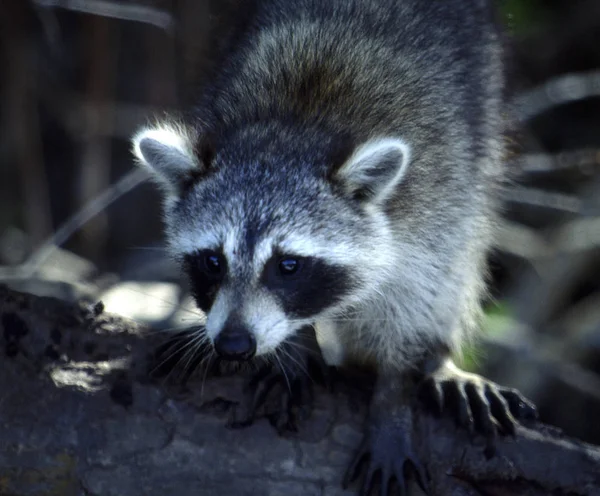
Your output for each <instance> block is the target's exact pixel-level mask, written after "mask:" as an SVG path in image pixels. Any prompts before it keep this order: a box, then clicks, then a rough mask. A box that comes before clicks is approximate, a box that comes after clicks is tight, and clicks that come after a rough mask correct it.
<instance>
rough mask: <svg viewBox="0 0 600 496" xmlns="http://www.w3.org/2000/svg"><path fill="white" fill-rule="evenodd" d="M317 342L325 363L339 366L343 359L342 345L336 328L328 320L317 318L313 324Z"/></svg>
mask: <svg viewBox="0 0 600 496" xmlns="http://www.w3.org/2000/svg"><path fill="white" fill-rule="evenodd" d="M314 328H315V334H316V336H317V342H318V343H319V347H320V348H321V353H322V354H323V359H324V360H325V363H326V364H327V365H333V366H340V365H342V363H343V361H344V345H343V343H342V341H341V340H340V337H339V335H338V332H339V331H338V328H337V326H336V325H335V323H334V322H332V321H330V320H319V321H317V322H316V323H315V325H314Z"/></svg>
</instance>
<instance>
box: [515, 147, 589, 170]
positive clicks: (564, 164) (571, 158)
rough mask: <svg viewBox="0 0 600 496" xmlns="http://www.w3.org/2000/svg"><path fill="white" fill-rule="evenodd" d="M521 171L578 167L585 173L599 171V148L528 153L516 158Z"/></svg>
mask: <svg viewBox="0 0 600 496" xmlns="http://www.w3.org/2000/svg"><path fill="white" fill-rule="evenodd" d="M516 165H517V166H518V167H519V169H520V170H521V171H522V172H525V173H536V172H555V171H559V170H565V169H579V170H580V172H581V173H583V174H585V175H592V174H594V173H598V172H600V149H597V148H588V149H581V150H576V151H566V152H561V153H558V154H556V155H552V154H550V153H528V154H524V155H522V156H520V157H519V158H518V159H517V160H516Z"/></svg>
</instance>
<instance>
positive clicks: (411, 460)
mask: <svg viewBox="0 0 600 496" xmlns="http://www.w3.org/2000/svg"><path fill="white" fill-rule="evenodd" d="M414 392H415V380H414V378H413V377H411V376H410V375H409V374H405V375H403V376H402V375H401V376H397V375H396V376H390V375H380V376H379V377H378V379H377V385H376V387H375V392H374V394H373V398H372V399H371V404H370V407H369V418H368V421H367V429H366V432H365V435H364V437H363V441H362V443H361V446H360V448H359V450H358V452H357V454H356V456H355V457H354V459H353V461H352V463H351V464H350V466H349V467H348V470H347V471H346V474H345V476H344V482H343V485H344V488H347V487H348V485H349V484H350V483H351V482H353V481H354V480H355V479H357V478H358V476H359V475H360V472H361V467H362V466H363V465H364V464H365V463H366V473H365V477H364V479H363V483H362V487H361V490H360V495H361V496H366V495H368V494H370V493H371V490H372V489H373V487H374V483H375V481H376V479H379V481H380V488H381V489H380V491H381V495H382V496H387V495H388V492H389V488H390V484H391V482H392V480H393V479H396V483H397V484H398V486H399V487H400V491H401V494H406V480H405V473H406V472H405V466H407V465H408V466H410V467H411V468H412V470H413V473H414V475H415V477H416V480H417V483H418V484H419V485H420V486H421V488H422V489H423V491H425V492H427V476H426V473H425V469H424V467H423V465H422V464H421V462H420V461H419V459H418V457H417V454H416V453H415V451H414V449H413V440H412V436H413V417H412V415H413V410H412V408H411V407H412V406H413V397H414Z"/></svg>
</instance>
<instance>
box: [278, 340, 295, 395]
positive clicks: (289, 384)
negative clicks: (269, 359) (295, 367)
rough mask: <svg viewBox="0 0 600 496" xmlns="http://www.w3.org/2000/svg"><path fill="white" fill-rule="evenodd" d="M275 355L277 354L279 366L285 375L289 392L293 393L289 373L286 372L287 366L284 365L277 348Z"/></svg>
mask: <svg viewBox="0 0 600 496" xmlns="http://www.w3.org/2000/svg"><path fill="white" fill-rule="evenodd" d="M274 356H275V359H276V360H277V362H278V363H279V368H280V369H281V373H282V374H283V377H284V378H285V382H286V384H287V387H288V390H289V392H290V394H291V392H292V385H291V383H290V380H289V378H288V376H287V373H286V372H285V368H284V367H283V364H282V363H281V360H280V359H279V356H278V355H277V349H276V350H275V353H274Z"/></svg>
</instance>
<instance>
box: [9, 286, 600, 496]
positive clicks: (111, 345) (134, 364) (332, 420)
mask: <svg viewBox="0 0 600 496" xmlns="http://www.w3.org/2000/svg"><path fill="white" fill-rule="evenodd" d="M0 328H1V331H2V332H1V333H0V348H1V349H2V350H3V352H4V357H3V358H2V360H1V361H0V369H1V371H0V413H1V422H0V495H3V496H9V495H10V496H17V495H19V496H25V495H27V496H29V495H32V496H33V495H40V494H44V495H61V496H71V495H74V496H75V495H77V496H80V495H97V496H112V495H115V496H117V495H118V496H138V495H139V496H142V495H143V496H154V495H156V496H165V495H177V496H188V495H190V496H192V495H194V496H196V495H199V494H219V495H222V496H229V495H231V496H233V495H235V496H239V495H246V494H247V495H250V494H273V495H280V494H286V495H287V496H294V495H328V496H333V495H343V494H348V495H351V494H355V493H356V491H357V487H352V488H350V489H349V490H347V491H344V490H343V489H342V488H341V479H342V475H343V473H344V470H345V468H346V465H347V464H348V463H349V461H350V459H351V457H352V456H353V454H354V452H355V450H356V448H357V446H358V444H359V442H360V439H361V430H362V429H361V426H362V424H363V422H364V418H365V415H366V412H367V402H368V397H369V394H368V390H365V386H364V384H367V383H368V381H366V382H364V383H363V381H361V380H356V377H354V376H350V375H348V374H346V375H342V376H340V378H338V379H337V380H336V385H335V387H334V390H333V391H326V390H324V389H321V388H320V387H318V386H317V387H316V394H315V405H314V410H313V412H312V414H311V416H310V417H309V418H308V419H306V420H305V421H304V422H303V423H302V424H301V426H300V429H299V431H298V432H297V433H290V434H289V435H285V436H278V435H277V434H276V433H275V431H274V429H273V428H272V427H271V425H270V424H269V421H268V417H269V414H270V412H269V408H270V407H269V406H267V407H266V408H265V409H264V411H263V412H262V417H263V418H260V419H258V420H257V421H256V422H255V423H254V424H253V425H252V426H251V427H248V428H246V429H230V428H228V427H227V418H228V417H229V415H230V414H231V410H232V409H234V408H235V405H236V404H237V401H238V399H239V398H240V394H241V390H242V386H243V382H244V378H243V377H242V376H240V375H234V376H228V377H218V378H205V377H203V376H202V374H195V375H194V376H193V377H192V378H190V380H189V381H187V382H186V383H185V384H181V383H179V382H178V381H173V380H165V379H164V378H163V379H162V380H156V379H151V377H150V375H149V370H150V369H151V368H152V366H153V365H152V364H153V360H154V358H153V356H154V354H153V351H154V350H155V349H156V347H157V345H158V344H159V343H160V342H161V339H164V335H160V334H158V333H152V332H150V330H148V329H147V328H145V327H144V326H141V325H139V324H136V323H135V322H131V321H128V320H126V319H123V318H120V317H118V316H115V315H110V314H107V313H105V312H103V310H102V306H101V305H99V304H98V305H89V304H87V303H84V302H80V303H77V304H72V303H67V302H64V301H62V300H58V299H55V298H48V297H38V296H34V295H31V294H27V293H20V292H16V291H13V290H10V289H9V288H7V287H6V286H0ZM154 365H156V364H154ZM415 408H416V409H418V407H415ZM415 413H416V419H417V420H416V434H415V435H416V437H417V438H418V440H419V442H418V448H417V449H418V452H419V455H420V457H421V460H422V461H423V462H424V464H425V465H426V467H427V470H428V473H429V476H430V478H431V494H432V495H435V496H445V495H465V496H466V495H548V494H553V495H560V494H565V495H566V494H569V495H590V496H592V495H593V496H596V495H600V448H598V447H595V446H591V445H588V444H585V443H583V442H580V441H577V440H574V439H570V438H567V437H565V436H564V435H562V434H561V432H560V431H559V430H558V429H556V428H553V427H549V426H545V425H543V424H541V423H532V424H529V425H527V426H522V427H520V428H519V429H518V431H517V434H516V437H514V438H512V437H499V438H498V440H497V442H496V450H495V454H494V455H493V456H491V457H488V456H486V449H485V448H486V443H485V441H484V440H483V439H482V438H479V437H478V436H475V437H474V438H470V437H469V435H468V434H467V433H466V432H463V431H462V430H460V429H458V428H456V427H455V425H454V423H453V421H452V420H451V419H445V418H437V417H435V416H431V415H429V414H427V413H425V412H422V411H421V410H418V411H416V412H415ZM411 489H412V490H413V494H420V493H419V491H420V490H419V489H418V488H417V487H416V485H415V486H414V487H412V488H411Z"/></svg>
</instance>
